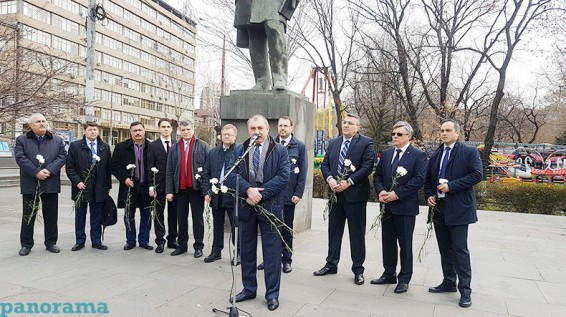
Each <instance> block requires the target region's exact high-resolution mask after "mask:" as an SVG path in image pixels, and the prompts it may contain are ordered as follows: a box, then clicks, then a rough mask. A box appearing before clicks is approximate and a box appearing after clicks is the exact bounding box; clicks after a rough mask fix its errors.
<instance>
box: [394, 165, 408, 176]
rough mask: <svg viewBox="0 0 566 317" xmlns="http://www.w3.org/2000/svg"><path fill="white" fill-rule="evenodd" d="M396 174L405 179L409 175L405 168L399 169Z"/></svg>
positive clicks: (400, 167)
mask: <svg viewBox="0 0 566 317" xmlns="http://www.w3.org/2000/svg"><path fill="white" fill-rule="evenodd" d="M396 172H397V175H399V176H401V177H403V176H405V175H406V174H407V170H406V169H405V168H404V167H403V166H399V167H397V170H396Z"/></svg>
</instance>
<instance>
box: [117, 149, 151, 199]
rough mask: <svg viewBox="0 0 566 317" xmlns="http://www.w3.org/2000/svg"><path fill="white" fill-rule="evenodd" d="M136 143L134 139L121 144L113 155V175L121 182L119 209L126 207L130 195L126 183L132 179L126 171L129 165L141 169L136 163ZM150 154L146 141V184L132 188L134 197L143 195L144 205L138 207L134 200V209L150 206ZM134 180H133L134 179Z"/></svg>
mask: <svg viewBox="0 0 566 317" xmlns="http://www.w3.org/2000/svg"><path fill="white" fill-rule="evenodd" d="M134 146H135V142H134V141H133V140H132V139H128V140H126V141H123V142H120V143H118V144H116V147H115V148H114V153H112V174H113V175H114V176H115V177H116V179H118V181H119V182H120V190H119V191H118V208H125V207H126V198H127V194H128V186H126V184H125V183H124V181H125V180H126V179H127V178H131V172H130V171H129V170H127V169H126V166H128V165H129V164H135V165H136V168H139V166H137V165H138V164H137V163H136V150H135V149H134ZM148 152H149V141H148V140H147V139H146V140H144V145H143V158H142V160H143V164H144V179H145V181H144V183H143V184H136V185H137V186H134V187H132V189H131V194H132V196H137V195H141V197H142V202H141V203H142V205H141V206H138V204H137V203H138V202H137V201H136V199H133V200H132V204H131V207H132V208H145V207H147V206H149V204H150V201H151V197H150V196H149V185H148V184H149V182H150V180H151V178H149V174H150V172H149V170H150V168H151V166H149V165H148V164H147V154H148ZM132 180H133V179H132Z"/></svg>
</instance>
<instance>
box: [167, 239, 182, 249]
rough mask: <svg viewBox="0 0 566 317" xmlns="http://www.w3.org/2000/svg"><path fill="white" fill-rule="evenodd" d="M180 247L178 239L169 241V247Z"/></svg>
mask: <svg viewBox="0 0 566 317" xmlns="http://www.w3.org/2000/svg"><path fill="white" fill-rule="evenodd" d="M178 247H179V244H178V243H177V241H173V242H167V249H177V248H178Z"/></svg>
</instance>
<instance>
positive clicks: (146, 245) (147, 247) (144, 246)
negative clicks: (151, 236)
mask: <svg viewBox="0 0 566 317" xmlns="http://www.w3.org/2000/svg"><path fill="white" fill-rule="evenodd" d="M140 248H144V249H146V250H153V246H152V245H149V244H140Z"/></svg>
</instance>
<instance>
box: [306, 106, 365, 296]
mask: <svg viewBox="0 0 566 317" xmlns="http://www.w3.org/2000/svg"><path fill="white" fill-rule="evenodd" d="M359 131H360V119H359V118H358V117H357V116H355V115H353V114H347V115H346V118H344V120H342V136H341V137H338V138H335V139H332V140H331V141H330V143H329V144H328V149H327V150H326V153H325V155H324V159H323V161H322V165H321V166H320V169H321V170H322V175H323V176H324V179H325V180H326V182H327V183H328V187H329V190H330V191H332V192H334V193H336V198H337V200H336V202H335V203H334V204H333V205H332V209H331V210H330V213H329V215H328V256H327V257H326V264H325V265H324V267H323V268H321V269H320V270H318V271H315V272H314V273H313V274H314V275H315V276H323V275H327V274H336V273H337V272H338V262H339V261H340V250H341V245H342V236H343V235H344V226H345V223H346V220H348V232H349V233H350V251H351V254H352V262H353V263H352V272H354V283H355V284H356V285H362V284H363V283H364V281H365V280H364V275H363V273H364V261H365V258H366V241H365V233H366V206H367V201H368V199H369V194H370V186H369V179H368V177H369V175H370V174H371V172H372V170H373V163H374V160H375V151H374V149H373V141H372V140H371V139H370V138H368V137H366V136H363V135H361V134H360V133H359Z"/></svg>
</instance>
